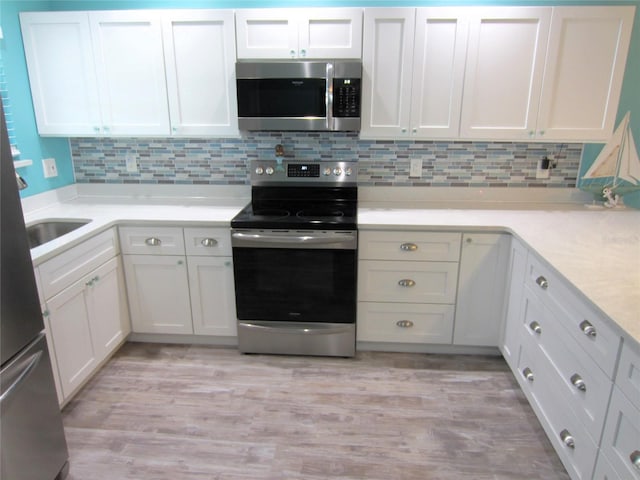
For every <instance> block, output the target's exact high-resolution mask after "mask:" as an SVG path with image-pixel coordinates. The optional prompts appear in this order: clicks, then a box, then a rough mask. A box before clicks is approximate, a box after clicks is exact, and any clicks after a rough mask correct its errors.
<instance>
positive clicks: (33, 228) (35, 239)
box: [27, 219, 90, 248]
mask: <svg viewBox="0 0 640 480" xmlns="http://www.w3.org/2000/svg"><path fill="white" fill-rule="evenodd" d="M89 222H90V220H84V219H73V220H68V219H65V220H42V221H40V222H38V223H34V224H32V225H29V226H28V227H27V241H28V242H29V248H35V247H38V246H40V245H42V244H43V243H47V242H50V241H51V240H55V239H56V238H58V237H61V236H62V235H65V234H67V233H69V232H73V231H74V230H75V229H77V228H80V227H82V226H83V225H86V224H87V223H89Z"/></svg>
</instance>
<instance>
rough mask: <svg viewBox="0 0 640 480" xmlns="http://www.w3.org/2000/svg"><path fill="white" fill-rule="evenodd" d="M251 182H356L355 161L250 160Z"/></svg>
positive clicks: (323, 183) (324, 183) (258, 183)
mask: <svg viewBox="0 0 640 480" xmlns="http://www.w3.org/2000/svg"><path fill="white" fill-rule="evenodd" d="M250 168H251V184H252V185H264V184H274V183H281V184H283V183H284V184H294V183H304V184H307V183H312V184H314V183H315V184H321V185H326V184H331V183H340V184H342V183H350V184H355V183H356V182H357V180H358V179H357V176H358V169H357V163H356V162H334V161H317V162H304V161H289V160H252V161H251V167H250Z"/></svg>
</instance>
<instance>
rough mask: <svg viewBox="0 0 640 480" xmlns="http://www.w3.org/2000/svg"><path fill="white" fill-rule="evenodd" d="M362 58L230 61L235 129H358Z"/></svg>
mask: <svg viewBox="0 0 640 480" xmlns="http://www.w3.org/2000/svg"><path fill="white" fill-rule="evenodd" d="M361 81H362V62H360V61H354V60H336V61H282V62H279V61H272V62H238V63H236V82H237V91H238V125H239V127H240V129H241V130H306V131H311V130H327V131H359V130H360V98H361Z"/></svg>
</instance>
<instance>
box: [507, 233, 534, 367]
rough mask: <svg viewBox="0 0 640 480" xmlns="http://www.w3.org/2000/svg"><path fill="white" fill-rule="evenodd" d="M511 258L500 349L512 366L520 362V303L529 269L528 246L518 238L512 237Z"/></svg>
mask: <svg viewBox="0 0 640 480" xmlns="http://www.w3.org/2000/svg"><path fill="white" fill-rule="evenodd" d="M510 252H511V253H510V260H509V268H508V272H509V276H508V285H509V290H508V295H507V305H506V312H505V316H504V322H503V326H502V331H501V335H502V337H501V341H500V351H501V352H502V355H503V356H504V358H505V360H506V361H507V363H508V364H509V366H510V367H511V368H515V367H516V364H517V362H518V357H517V354H518V350H519V348H520V330H521V327H520V325H521V323H522V322H521V320H520V314H521V309H520V305H521V303H522V297H523V293H524V279H525V274H526V271H527V255H528V253H529V252H528V250H527V248H526V247H525V246H524V245H523V244H522V242H520V241H519V240H518V239H516V238H514V237H512V238H511V242H510Z"/></svg>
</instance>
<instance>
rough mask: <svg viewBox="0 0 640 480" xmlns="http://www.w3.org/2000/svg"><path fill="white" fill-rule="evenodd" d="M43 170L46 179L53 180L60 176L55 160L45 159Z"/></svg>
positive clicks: (43, 160)
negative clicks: (52, 178)
mask: <svg viewBox="0 0 640 480" xmlns="http://www.w3.org/2000/svg"><path fill="white" fill-rule="evenodd" d="M42 170H43V171H44V178H51V177H57V176H58V166H57V165H56V159H55V158H43V159H42Z"/></svg>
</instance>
